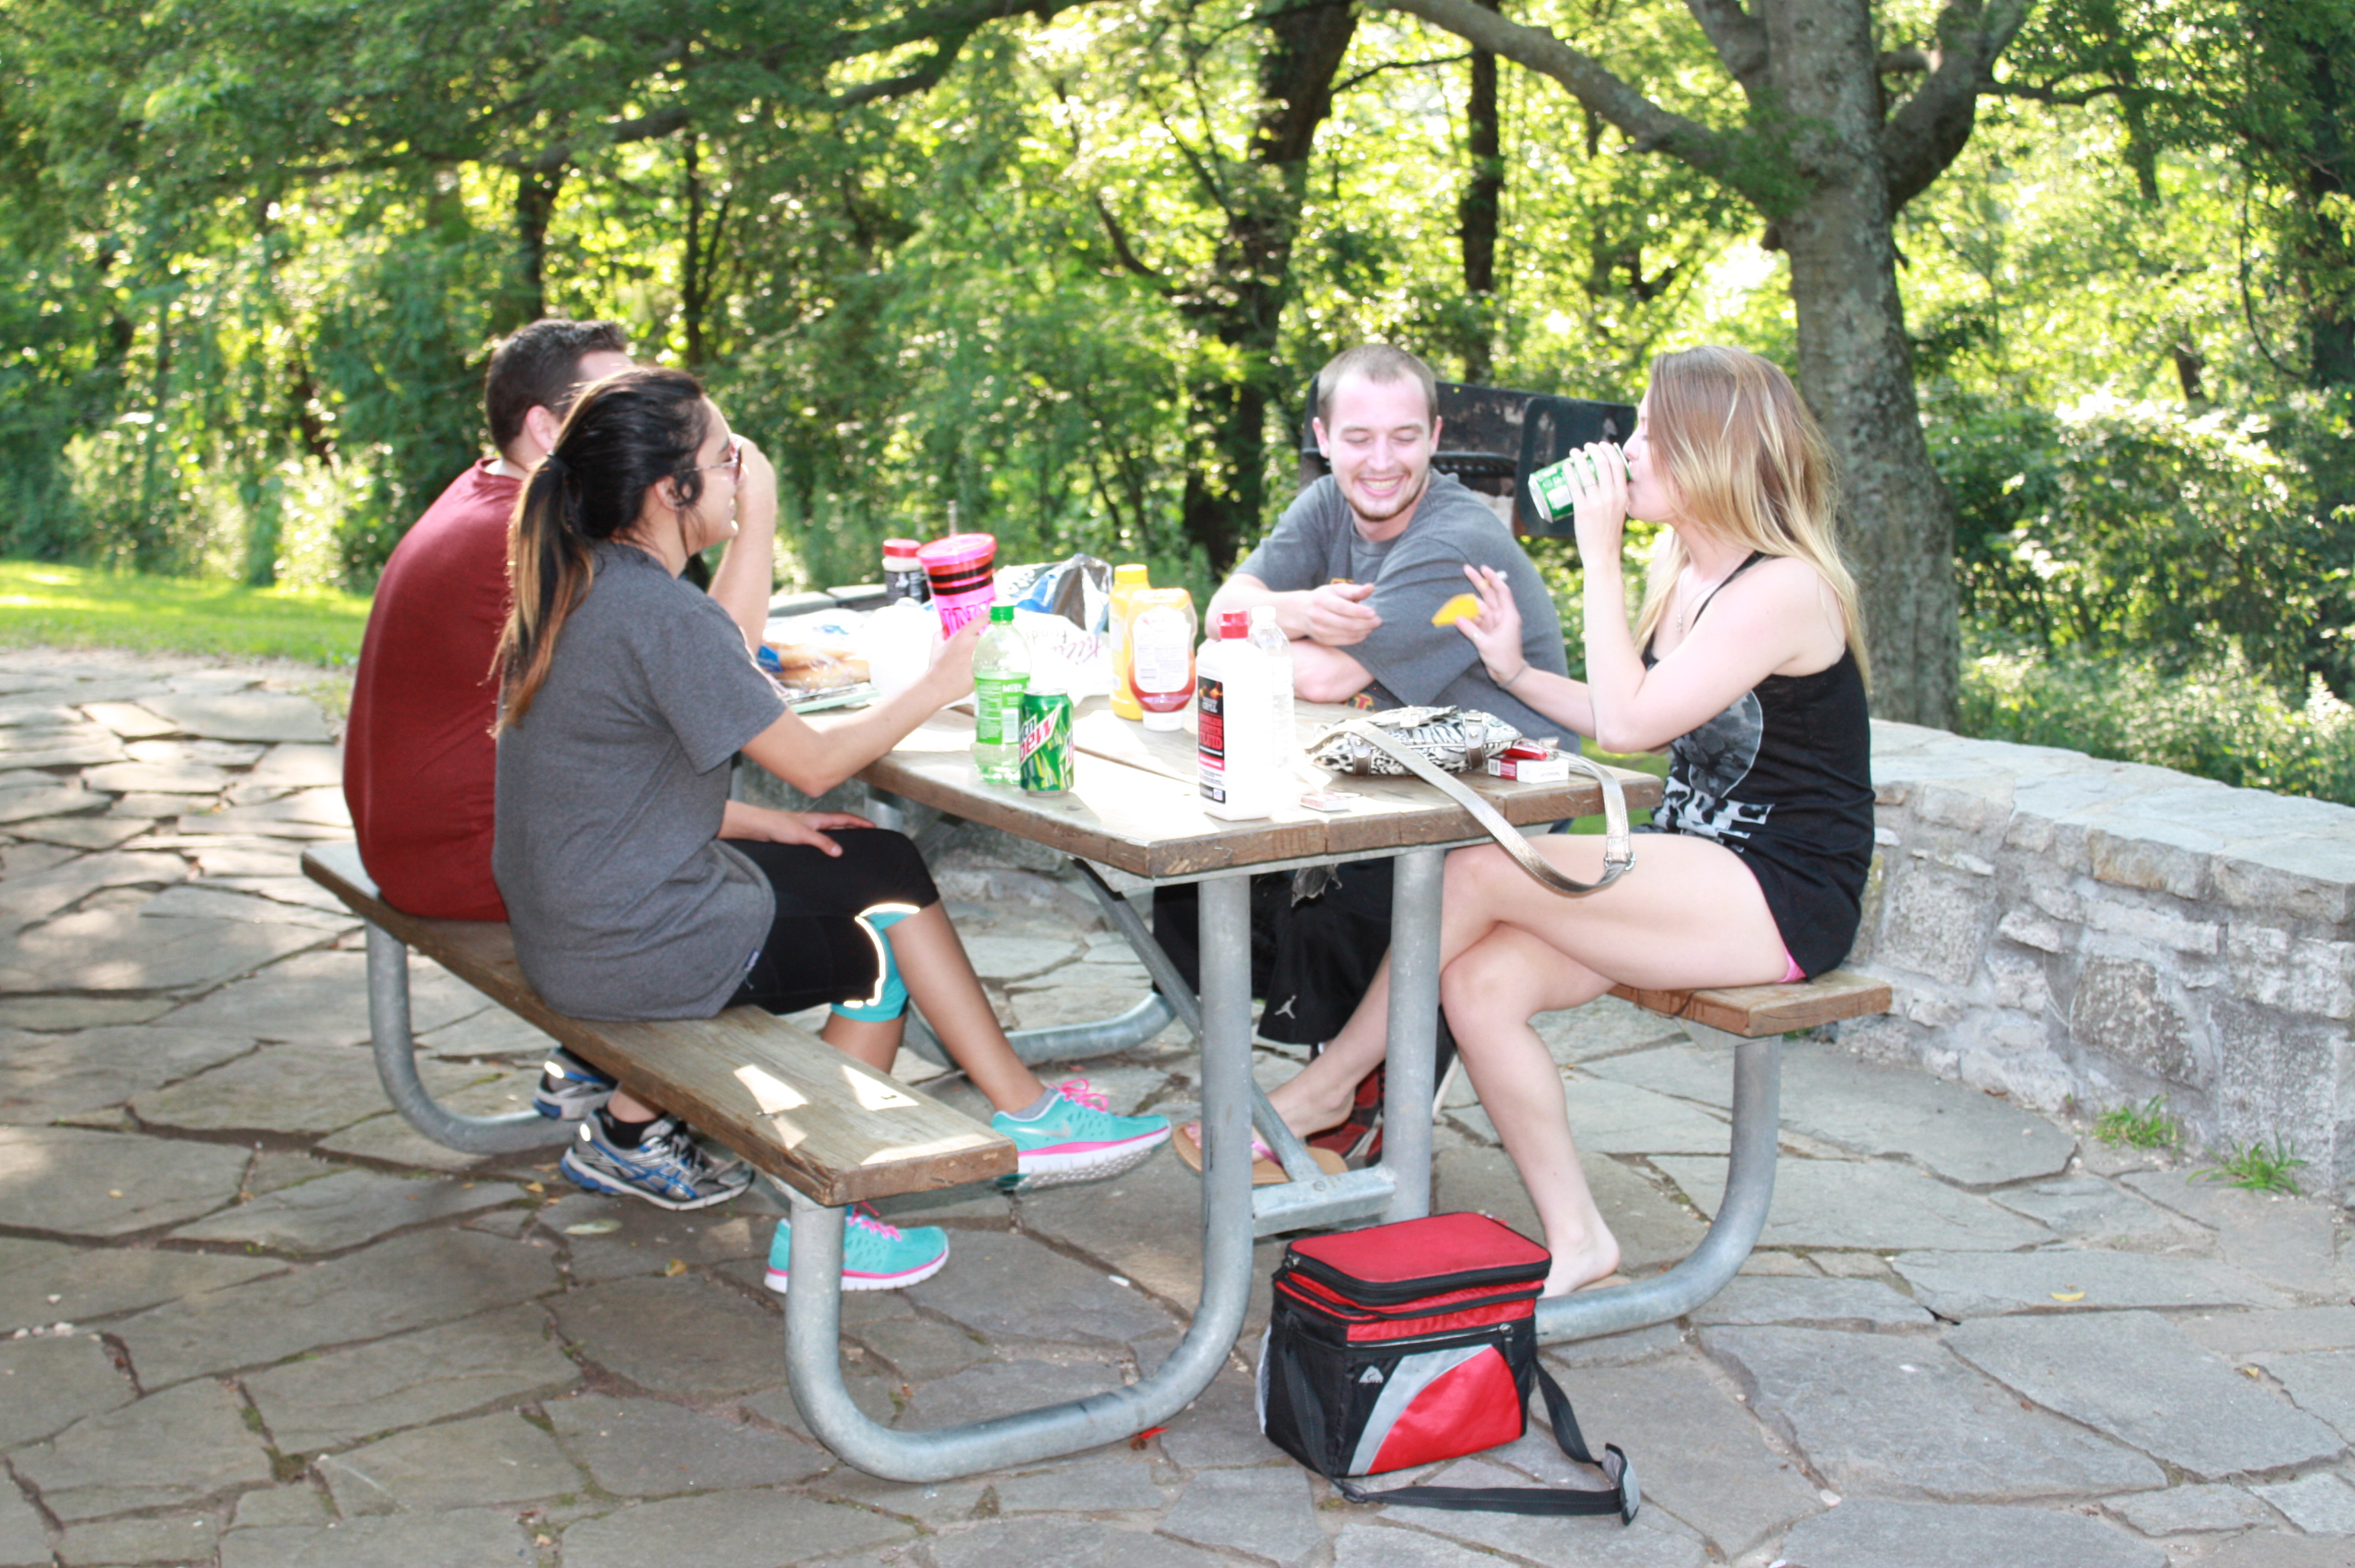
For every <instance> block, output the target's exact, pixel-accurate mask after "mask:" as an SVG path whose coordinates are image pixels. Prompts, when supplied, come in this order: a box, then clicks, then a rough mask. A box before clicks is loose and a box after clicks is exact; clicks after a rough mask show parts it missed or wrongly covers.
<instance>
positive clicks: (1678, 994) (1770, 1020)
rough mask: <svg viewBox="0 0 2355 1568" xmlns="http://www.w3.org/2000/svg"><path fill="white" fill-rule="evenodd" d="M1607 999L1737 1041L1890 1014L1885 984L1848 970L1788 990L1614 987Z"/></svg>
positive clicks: (1827, 972)
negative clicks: (1844, 1020)
mask: <svg viewBox="0 0 2355 1568" xmlns="http://www.w3.org/2000/svg"><path fill="white" fill-rule="evenodd" d="M1611 994H1612V995H1613V996H1614V997H1618V998H1619V999H1620V1000H1622V1001H1625V1002H1633V1003H1635V1004H1636V1006H1637V1007H1639V1008H1643V1009H1644V1010H1645V1011H1646V1012H1647V1013H1658V1014H1659V1015H1661V1016H1662V1017H1663V1018H1671V1019H1680V1020H1682V1021H1683V1023H1684V1025H1685V1027H1686V1029H1687V1030H1688V1031H1689V1030H1691V1029H1693V1027H1694V1026H1696V1025H1698V1026H1700V1028H1701V1029H1713V1030H1715V1031H1717V1032H1718V1033H1720V1034H1727V1035H1732V1036H1733V1037H1734V1038H1735V1039H1737V1040H1763V1039H1764V1038H1765V1037H1766V1036H1768V1035H1785V1034H1793V1033H1796V1032H1797V1031H1798V1030H1801V1029H1816V1028H1817V1027H1819V1026H1821V1025H1824V1024H1828V1023H1838V1022H1839V1021H1840V1020H1841V1019H1861V1018H1871V1017H1873V1016H1875V1015H1876V1014H1880V1013H1885V1012H1887V1011H1888V1010H1889V982H1888V981H1886V980H1876V979H1874V978H1873V977H1872V976H1870V975H1859V974H1858V973H1857V972H1856V971H1855V970H1853V969H1831V970H1827V971H1826V972H1825V973H1823V974H1821V975H1818V976H1816V977H1815V978H1814V979H1812V980H1803V981H1800V982H1799V983H1798V984H1796V985H1791V986H1729V987H1723V988H1721V989H1718V990H1709V991H1645V990H1639V989H1637V988H1636V987H1633V986H1614V987H1611Z"/></svg>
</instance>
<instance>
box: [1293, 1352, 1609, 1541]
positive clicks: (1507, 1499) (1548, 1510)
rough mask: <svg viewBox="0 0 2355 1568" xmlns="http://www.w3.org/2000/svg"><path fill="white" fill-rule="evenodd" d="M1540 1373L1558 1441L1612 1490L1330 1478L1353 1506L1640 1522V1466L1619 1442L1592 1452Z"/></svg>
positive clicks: (1561, 1397)
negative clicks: (1384, 1487) (1384, 1484)
mask: <svg viewBox="0 0 2355 1568" xmlns="http://www.w3.org/2000/svg"><path fill="white" fill-rule="evenodd" d="M1537 1374H1538V1378H1537V1381H1538V1389H1539V1391H1540V1392H1542V1393H1543V1394H1544V1395H1545V1403H1546V1418H1547V1420H1548V1422H1549V1423H1550V1424H1551V1425H1552V1427H1553V1440H1554V1442H1555V1443H1556V1444H1558V1445H1561V1451H1562V1452H1563V1453H1564V1454H1567V1455H1568V1456H1570V1457H1572V1459H1575V1460H1577V1461H1578V1462H1579V1463H1580V1464H1582V1465H1592V1466H1593V1467H1595V1468H1596V1469H1598V1470H1600V1471H1602V1472H1603V1474H1604V1477H1605V1478H1607V1479H1608V1480H1609V1481H1610V1482H1611V1489H1610V1490H1608V1491H1588V1490H1584V1489H1582V1488H1574V1487H1398V1488H1392V1489H1391V1490H1389V1491H1370V1490H1368V1489H1367V1488H1363V1487H1360V1486H1359V1485H1358V1484H1357V1483H1355V1482H1354V1481H1348V1480H1344V1479H1342V1478H1341V1477H1337V1476H1327V1477H1326V1479H1327V1480H1329V1481H1331V1482H1332V1483H1333V1487H1334V1489H1335V1490H1337V1491H1338V1492H1339V1493H1340V1494H1341V1495H1342V1496H1343V1497H1345V1498H1347V1499H1349V1500H1350V1501H1351V1502H1353V1503H1394V1504H1397V1505H1398V1506H1399V1507H1401V1508H1429V1509H1453V1510H1455V1511H1456V1512H1460V1513H1471V1512H1480V1513H1530V1514H1554V1515H1568V1514H1606V1513H1615V1514H1617V1515H1618V1516H1619V1522H1620V1523H1622V1524H1633V1523H1635V1522H1636V1510H1637V1509H1640V1508H1642V1507H1643V1506H1644V1493H1643V1489H1642V1488H1640V1487H1639V1486H1638V1485H1637V1484H1636V1466H1635V1463H1634V1461H1632V1460H1630V1459H1629V1458H1628V1457H1627V1456H1626V1455H1625V1453H1623V1452H1622V1451H1621V1450H1620V1448H1619V1446H1618V1445H1617V1444H1615V1443H1606V1444H1604V1445H1603V1457H1602V1458H1600V1459H1597V1458H1596V1457H1595V1456H1593V1454H1591V1453H1589V1452H1588V1451H1587V1447H1586V1438H1585V1436H1584V1435H1582V1433H1580V1431H1579V1430H1578V1417H1577V1416H1576V1415H1575V1414H1573V1413H1572V1411H1571V1408H1570V1396H1569V1395H1568V1394H1566V1393H1564V1392H1561V1384H1560V1383H1558V1382H1556V1381H1554V1380H1553V1374H1552V1373H1551V1372H1549V1371H1546V1370H1545V1368H1544V1367H1542V1366H1540V1367H1539V1368H1538V1369H1537Z"/></svg>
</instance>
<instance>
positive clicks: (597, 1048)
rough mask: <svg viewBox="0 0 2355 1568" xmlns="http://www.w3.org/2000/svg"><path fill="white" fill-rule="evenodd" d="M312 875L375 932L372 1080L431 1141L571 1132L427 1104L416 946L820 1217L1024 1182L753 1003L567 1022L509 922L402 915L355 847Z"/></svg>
mask: <svg viewBox="0 0 2355 1568" xmlns="http://www.w3.org/2000/svg"><path fill="white" fill-rule="evenodd" d="M303 870H304V875H306V876H308V877H309V878H310V879H311V880H313V881H314V882H317V883H318V884H319V885H320V886H321V887H324V888H325V889H326V890H327V891H330V892H332V893H334V894H335V895H336V897H337V898H339V899H341V900H342V901H344V902H345V903H346V905H348V906H349V907H350V909H351V911H352V912H353V913H355V914H357V915H358V916H359V917H360V918H361V919H362V920H364V921H366V922H368V1019H369V1023H370V1026H371V1029H370V1032H371V1034H372V1035H373V1037H374V1040H375V1050H376V1059H377V1072H378V1077H380V1078H381V1079H382V1080H383V1081H384V1084H385V1091H386V1093H388V1094H389V1095H390V1096H391V1098H392V1102H393V1104H394V1106H395V1107H396V1108H397V1109H399V1110H400V1113H401V1114H402V1115H403V1116H405V1117H407V1118H408V1120H409V1122H410V1125H413V1126H415V1127H416V1128H417V1129H418V1131H420V1132H421V1133H423V1134H424V1135H425V1136H427V1137H429V1138H432V1139H433V1140H434V1141H435V1142H437V1143H441V1144H443V1145H445V1146H446V1147H452V1148H457V1149H462V1150H464V1151H465V1152H468V1153H482V1154H488V1153H499V1152H506V1151H512V1150H517V1149H524V1148H538V1147H547V1146H548V1145H549V1144H551V1143H560V1142H562V1141H563V1140H564V1139H565V1138H567V1137H569V1136H572V1134H573V1133H574V1130H575V1124H568V1123H563V1122H555V1121H550V1120H548V1119H547V1118H544V1117H542V1116H539V1115H536V1114H534V1113H532V1112H528V1111H526V1112H522V1113H519V1114H517V1115H509V1116H465V1115H459V1114H457V1113H455V1112H453V1111H450V1110H448V1109H447V1108H445V1107H443V1106H442V1105H440V1104H437V1103H435V1102H434V1100H433V1099H432V1095H431V1094H430V1093H428V1092H427V1091H426V1089H425V1087H424V1084H423V1083H422V1082H421V1080H420V1079H419V1077H418V1073H417V1066H416V1061H415V1045H414V1041H413V1040H411V1038H410V1018H409V968H408V955H409V950H410V949H414V950H416V951H417V952H419V953H421V954H423V955H425V956H427V957H428V958H431V959H432V960H433V961H434V962H435V963H437V964H440V965H442V967H443V968H445V969H447V970H449V971H450V972H451V973H452V974H453V975H455V976H458V978H460V979H461V980H464V981H465V982H466V983H467V984H468V985H470V986H472V987H474V988H475V989H476V990H478V991H480V992H482V993H483V994H484V995H485V996H486V997H490V998H491V999H492V1000H493V1001H495V1002H496V1003H498V1004H499V1005H500V1006H501V1007H503V1008H506V1009H507V1010H508V1011H509V1012H512V1013H514V1014H516V1015H517V1017H518V1018H521V1019H525V1020H526V1021H527V1022H528V1023H531V1024H533V1025H536V1026H537V1027H538V1028H539V1029H545V1030H546V1031H547V1032H548V1033H549V1034H551V1035H553V1036H555V1037H556V1039H557V1040H559V1041H561V1042H562V1043H563V1045H564V1046H565V1048H566V1049H567V1050H570V1051H574V1052H576V1053H577V1054H579V1055H580V1056H581V1058H582V1059H584V1060H585V1061H588V1062H590V1063H591V1065H593V1066H594V1067H596V1068H597V1069H598V1070H599V1071H600V1072H605V1073H607V1074H609V1075H611V1076H612V1077H613V1079H614V1080H616V1081H617V1082H618V1083H621V1085H622V1086H623V1088H625V1089H627V1090H628V1091H629V1092H630V1093H633V1094H634V1095H636V1096H638V1097H639V1098H640V1099H643V1100H645V1101H646V1102H647V1103H648V1104H655V1105H659V1106H661V1107H662V1108H663V1109H664V1110H666V1111H668V1112H671V1113H673V1114H675V1115H677V1116H678V1117H679V1118H680V1119H681V1120H683V1121H685V1122H686V1123H687V1125H690V1126H692V1127H694V1128H695V1129H696V1130H697V1131H698V1132H700V1133H703V1134H705V1135H706V1136H709V1137H711V1138H713V1139H715V1140H716V1141H718V1142H719V1143H722V1144H725V1145H726V1146H727V1147H730V1148H731V1149H733V1150H735V1151H736V1152H737V1153H738V1154H740V1155H741V1156H742V1157H744V1158H745V1159H746V1160H747V1161H749V1162H750V1163H751V1165H752V1167H753V1168H755V1169H758V1170H761V1171H763V1172H765V1173H766V1174H768V1175H769V1176H772V1177H773V1178H775V1179H777V1180H779V1181H782V1182H783V1183H784V1184H786V1185H787V1186H789V1187H791V1188H793V1189H794V1190H795V1191H797V1192H799V1193H801V1194H802V1195H803V1196H805V1197H806V1198H808V1199H809V1200H811V1201H812V1202H815V1203H817V1204H820V1205H822V1206H824V1207H826V1208H841V1207H843V1206H845V1205H847V1204H850V1203H855V1202H858V1201H861V1200H868V1199H874V1198H886V1197H891V1196H894V1195H896V1194H900V1193H907V1192H928V1191H932V1190H934V1189H939V1188H943V1187H957V1186H962V1185H964V1184H965V1183H967V1182H974V1181H986V1180H989V1179H993V1178H996V1177H1001V1176H1011V1175H1013V1174H1014V1172H1015V1155H1016V1151H1015V1147H1014V1144H1013V1142H1012V1140H1011V1139H1009V1138H1007V1137H1006V1136H1003V1135H1002V1134H999V1133H996V1132H994V1131H992V1130H991V1129H990V1128H988V1127H986V1126H985V1125H982V1124H981V1123H979V1122H976V1121H975V1120H974V1119H973V1118H971V1117H969V1116H967V1115H964V1114H963V1113H961V1112H958V1111H954V1110H952V1109H950V1108H949V1107H948V1106H946V1105H943V1104H941V1103H940V1102H938V1101H936V1100H933V1099H932V1098H930V1097H929V1096H927V1095H925V1094H924V1093H922V1092H920V1091H918V1090H915V1089H911V1088H909V1087H908V1086H906V1085H905V1084H902V1083H899V1082H897V1081H896V1080H894V1079H893V1078H891V1077H890V1075H889V1074H887V1073H882V1072H876V1071H875V1070H874V1069H872V1068H869V1067H867V1066H864V1065H862V1064H860V1063H859V1062H857V1061H853V1060H851V1059H850V1058H849V1057H847V1056H845V1055H844V1054H843V1053H842V1052H840V1051H837V1050H835V1049H834V1048H833V1047H832V1046H830V1045H827V1044H826V1042H825V1041H824V1040H820V1039H818V1038H817V1037H816V1036H815V1035H813V1034H811V1033H809V1032H808V1031H806V1030H805V1029H797V1028H795V1027H794V1025H792V1024H789V1023H787V1022H786V1021H785V1020H784V1019H780V1018H776V1017H773V1015H771V1014H768V1013H765V1012H762V1010H761V1009H760V1008H730V1009H729V1010H728V1011H727V1012H724V1013H721V1014H720V1015H719V1017H717V1018H711V1019H673V1020H669V1021H666V1022H661V1023H600V1022H592V1021H590V1020H587V1019H575V1018H569V1017H567V1016H565V1015H564V1014H562V1013H559V1012H557V1011H555V1010H554V1009H553V1008H549V1006H548V1004H547V1003H545V1002H543V1001H541V1000H540V999H539V997H538V994H537V993H535V992H534V991H533V990H532V988H531V986H530V983H529V982H527V980H525V979H524V977H523V970H522V968H521V967H520V966H519V965H517V962H516V955H515V941H514V938H513V937H512V936H511V935H510V934H509V933H508V931H507V928H506V925H505V924H503V923H498V922H495V921H470V920H421V919H419V918H417V917H416V916H414V915H407V914H403V913H401V912H400V911H399V910H396V909H394V908H393V907H392V906H391V905H389V904H388V903H386V902H385V901H383V900H382V899H381V898H379V897H378V896H377V890H376V884H375V882H374V881H372V880H370V879H369V877H368V872H367V871H366V870H365V869H362V867H361V865H360V858H359V851H358V848H357V846H355V845H351V844H328V845H321V846H319V847H317V848H313V849H311V850H309V851H308V852H307V853H305V854H304V857H303ZM796 1273H797V1274H798V1273H799V1271H798V1270H796Z"/></svg>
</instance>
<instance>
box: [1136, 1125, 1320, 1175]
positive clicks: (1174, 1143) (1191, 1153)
mask: <svg viewBox="0 0 2355 1568" xmlns="http://www.w3.org/2000/svg"><path fill="white" fill-rule="evenodd" d="M1169 1147H1172V1148H1174V1149H1176V1150H1177V1157H1178V1158H1179V1159H1181V1160H1183V1161H1185V1162H1186V1168H1188V1170H1192V1171H1196V1172H1199V1171H1200V1170H1201V1168H1202V1124H1201V1123H1199V1122H1188V1123H1187V1124H1186V1125H1185V1126H1183V1127H1181V1128H1180V1129H1178V1132H1177V1136H1176V1137H1173V1138H1171V1139H1170V1140H1169ZM1308 1157H1309V1158H1311V1159H1313V1160H1315V1161H1316V1168H1317V1169H1319V1170H1321V1171H1323V1172H1324V1173H1325V1174H1326V1175H1327V1176H1339V1175H1340V1174H1342V1173H1343V1172H1344V1171H1346V1170H1348V1168H1349V1167H1348V1162H1347V1161H1345V1160H1343V1159H1342V1157H1340V1156H1339V1155H1337V1154H1335V1153H1334V1152H1333V1151H1332V1150H1331V1149H1327V1148H1316V1147H1311V1148H1310V1149H1309V1151H1308ZM1291 1179H1292V1178H1291V1177H1290V1176H1289V1175H1287V1174H1285V1172H1284V1166H1283V1164H1282V1163H1281V1162H1280V1161H1278V1160H1277V1159H1276V1157H1275V1151H1274V1150H1273V1149H1272V1148H1270V1147H1267V1145H1266V1144H1265V1143H1264V1142H1263V1141H1262V1140H1261V1139H1260V1137H1259V1136H1258V1135H1257V1134H1253V1135H1252V1186H1253V1187H1274V1186H1277V1185H1279V1184H1280V1183H1283V1182H1286V1181H1289V1180H1291Z"/></svg>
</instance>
